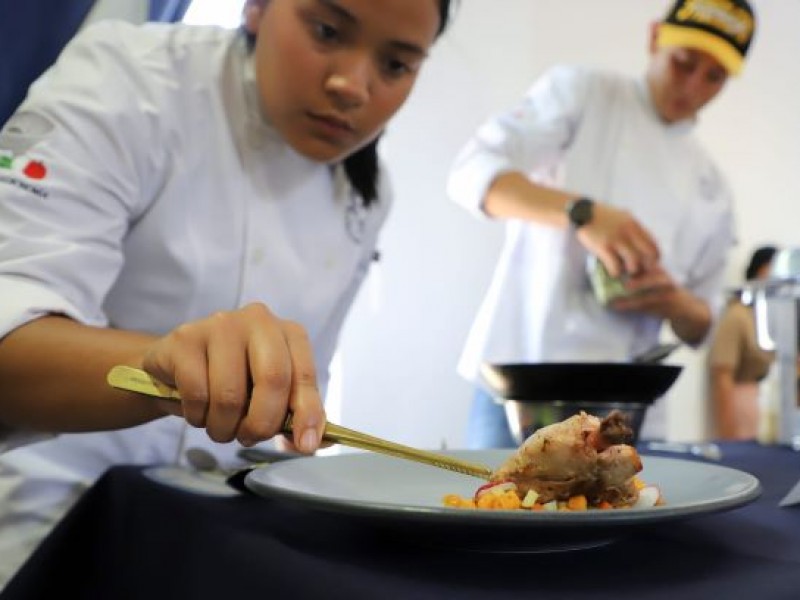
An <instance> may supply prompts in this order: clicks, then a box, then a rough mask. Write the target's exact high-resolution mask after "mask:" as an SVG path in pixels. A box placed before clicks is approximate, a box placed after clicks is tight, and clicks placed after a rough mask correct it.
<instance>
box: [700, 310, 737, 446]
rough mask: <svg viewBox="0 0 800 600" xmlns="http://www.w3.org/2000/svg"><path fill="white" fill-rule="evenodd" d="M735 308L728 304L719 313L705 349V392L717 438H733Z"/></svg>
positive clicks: (735, 345) (734, 433)
mask: <svg viewBox="0 0 800 600" xmlns="http://www.w3.org/2000/svg"><path fill="white" fill-rule="evenodd" d="M737 307H738V305H737V304H730V305H728V306H727V308H726V310H725V311H724V312H723V314H722V316H721V317H720V320H719V323H718V325H717V327H716V330H715V331H714V337H713V341H712V343H711V346H710V348H709V351H708V381H709V395H710V401H711V406H712V410H713V414H714V416H715V420H716V429H717V435H718V436H719V437H720V438H721V439H733V438H734V437H735V436H736V435H737V424H736V423H737V415H736V408H735V406H734V389H735V386H736V382H735V378H734V372H735V369H736V365H738V364H739V362H740V361H741V343H742V336H741V330H740V325H741V323H740V321H739V320H738V319H737Z"/></svg>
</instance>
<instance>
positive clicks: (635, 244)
mask: <svg viewBox="0 0 800 600" xmlns="http://www.w3.org/2000/svg"><path fill="white" fill-rule="evenodd" d="M578 240H579V241H580V242H581V244H583V246H584V247H585V248H586V249H587V250H588V251H589V252H590V253H591V254H594V255H595V256H597V258H598V259H600V261H601V262H602V263H603V265H605V267H606V270H607V271H608V273H609V275H611V276H612V277H619V276H620V275H622V274H629V275H637V274H639V273H642V272H644V271H647V270H649V269H651V268H652V267H653V266H654V265H655V264H656V263H657V262H658V259H659V255H660V254H659V249H658V244H657V243H656V241H655V238H654V237H653V236H652V234H651V233H650V232H649V231H648V230H647V229H645V228H644V226H643V225H641V224H640V223H639V222H638V221H637V220H636V219H634V217H633V215H631V213H629V212H628V211H626V210H621V209H618V208H615V207H613V206H610V205H608V204H602V203H600V202H598V203H595V205H594V214H593V216H592V220H591V221H590V222H589V223H587V224H586V225H584V226H583V227H581V228H580V229H579V230H578Z"/></svg>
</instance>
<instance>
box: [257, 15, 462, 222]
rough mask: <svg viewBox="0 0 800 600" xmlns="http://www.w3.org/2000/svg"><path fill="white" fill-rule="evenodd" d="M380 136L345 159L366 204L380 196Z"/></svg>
mask: <svg viewBox="0 0 800 600" xmlns="http://www.w3.org/2000/svg"><path fill="white" fill-rule="evenodd" d="M450 12H451V0H439V17H440V20H439V29H438V30H437V31H436V35H437V36H439V35H441V34H442V33H443V32H444V30H445V29H447V25H448V23H449V22H450ZM245 35H246V36H247V42H248V46H249V47H250V48H251V49H252V47H253V46H254V45H255V36H254V35H252V34H251V33H248V32H247V31H245ZM379 139H380V136H378V137H377V138H375V139H374V140H372V141H371V142H370V143H369V144H367V145H366V146H364V147H363V148H361V149H360V150H358V151H357V152H354V153H353V154H351V155H350V156H348V157H347V158H345V159H344V172H345V174H346V175H347V180H348V181H349V182H350V185H352V186H353V188H354V189H355V190H356V192H358V195H359V196H361V199H362V200H363V202H364V206H366V207H369V205H370V204H372V202H373V201H374V200H375V199H376V198H377V197H378V177H379V176H380V172H379V169H378V140H379Z"/></svg>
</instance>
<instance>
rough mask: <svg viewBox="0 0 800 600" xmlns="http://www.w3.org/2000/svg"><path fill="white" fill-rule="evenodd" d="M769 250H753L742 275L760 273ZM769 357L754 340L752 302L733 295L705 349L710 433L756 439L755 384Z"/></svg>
mask: <svg viewBox="0 0 800 600" xmlns="http://www.w3.org/2000/svg"><path fill="white" fill-rule="evenodd" d="M775 252H776V248H775V247H773V246H762V247H760V248H758V249H756V250H755V251H754V252H753V254H752V256H751V258H750V263H749V265H748V266H747V269H746V271H745V280H746V281H750V280H754V279H764V278H766V277H767V275H768V274H769V268H770V265H771V262H772V258H773V256H774V255H775ZM774 358H775V357H774V353H773V352H768V351H766V350H763V349H762V348H761V347H760V346H759V345H758V341H757V340H756V328H755V317H754V315H753V309H752V306H750V305H749V304H745V303H744V302H743V301H742V299H741V297H739V296H738V295H737V296H736V297H735V298H733V299H732V300H731V301H730V302H729V304H728V306H727V307H726V309H725V311H724V313H723V314H722V316H721V317H720V321H719V324H718V326H717V328H716V331H715V333H714V338H713V341H712V344H711V348H710V351H709V379H710V386H711V390H710V391H711V400H712V404H713V409H714V415H715V421H716V437H718V438H719V439H727V440H747V439H755V438H756V435H757V433H758V398H759V391H760V385H759V384H760V382H761V380H762V379H764V377H766V375H767V373H768V372H769V369H770V366H771V364H772V362H773V360H774Z"/></svg>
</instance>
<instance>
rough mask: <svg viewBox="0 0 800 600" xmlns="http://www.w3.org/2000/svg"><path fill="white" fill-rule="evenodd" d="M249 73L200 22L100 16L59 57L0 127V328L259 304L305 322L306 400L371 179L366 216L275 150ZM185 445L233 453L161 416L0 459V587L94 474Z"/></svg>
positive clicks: (118, 321)
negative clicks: (310, 370)
mask: <svg viewBox="0 0 800 600" xmlns="http://www.w3.org/2000/svg"><path fill="white" fill-rule="evenodd" d="M252 63H253V61H252V58H251V56H250V54H249V52H248V51H247V48H246V44H245V41H244V39H243V36H242V35H241V34H238V33H237V32H234V31H229V30H223V29H217V28H199V27H187V26H182V25H178V26H174V25H148V26H145V27H135V26H132V25H128V24H124V23H112V22H109V23H106V22H103V23H99V24H97V25H94V26H91V27H89V28H87V29H85V30H84V31H83V32H82V33H81V34H79V35H78V36H77V37H76V38H75V39H74V40H73V41H72V42H71V43H70V44H69V45H68V46H67V48H66V49H65V50H64V52H63V54H62V56H61V58H60V59H59V60H58V62H57V64H56V65H55V66H54V67H53V68H52V69H51V70H50V71H48V72H47V73H45V75H44V76H43V77H42V78H41V80H40V81H38V82H37V83H36V84H34V85H33V86H32V88H31V90H30V93H29V96H28V98H27V99H26V101H25V103H24V104H23V106H22V107H21V108H20V109H19V111H18V113H17V114H16V116H14V117H13V118H12V119H11V120H10V121H9V122H8V123H7V125H6V127H5V128H4V130H3V132H2V133H1V134H0V298H2V301H0V335H5V334H6V333H7V332H9V331H10V330H12V329H14V328H15V327H18V326H19V325H21V324H23V323H25V322H27V321H29V320H31V319H33V318H36V317H38V316H41V315H44V314H48V313H62V314H65V315H68V316H70V317H71V318H73V319H75V320H77V321H79V322H81V323H85V324H88V325H93V326H111V327H115V328H123V329H133V330H141V331H147V332H153V333H166V332H167V331H169V330H170V329H172V328H174V327H175V326H177V325H178V324H180V323H183V322H186V321H190V320H193V319H197V318H201V317H205V316H207V315H209V314H210V313H212V312H214V311H217V310H231V309H235V308H237V307H240V306H242V305H244V304H246V303H248V302H251V301H262V302H264V303H265V304H266V305H267V306H269V307H270V309H271V310H273V311H274V312H275V313H276V314H277V315H279V316H280V317H282V318H287V319H292V320H295V321H297V322H299V323H301V324H302V325H303V326H304V327H305V328H306V330H307V331H308V334H309V336H310V340H311V343H312V346H313V348H314V353H315V354H314V357H315V361H316V365H317V368H318V371H319V373H318V374H319V380H320V384H321V386H322V389H323V390H324V388H325V384H326V382H327V368H328V365H329V363H330V360H331V357H332V354H333V352H334V347H335V344H336V340H337V336H338V334H339V330H340V328H341V326H342V323H343V320H344V318H345V315H346V313H347V310H348V308H349V306H350V304H351V302H352V300H353V297H354V295H355V293H356V291H357V289H358V287H359V285H360V283H361V281H362V279H363V277H364V275H365V273H366V271H367V269H368V266H369V264H370V261H371V260H372V257H373V256H374V254H375V246H376V238H377V235H378V232H379V229H380V227H381V225H382V224H383V222H384V219H385V217H386V214H387V211H388V209H389V206H390V202H391V198H390V195H389V188H388V182H386V181H385V179H384V178H383V177H382V178H381V182H380V190H379V194H378V199H377V201H376V202H375V203H374V204H373V205H372V206H371V207H370V208H369V209H365V208H363V207H362V205H361V202H360V199H359V198H358V197H357V195H356V194H355V192H354V190H353V189H352V188H351V187H350V185H349V183H348V182H347V180H346V178H345V177H344V174H343V169H342V168H341V167H331V166H328V165H324V164H320V163H317V162H314V161H311V160H308V159H306V158H304V157H302V156H300V155H298V154H297V153H296V152H294V150H293V149H292V148H291V147H289V146H287V145H286V144H285V143H284V142H283V140H282V139H281V138H280V137H279V135H278V134H277V132H276V131H275V130H274V129H273V128H272V127H271V125H270V124H269V123H268V122H267V121H265V118H264V116H263V114H262V112H261V110H260V108H259V107H260V104H259V95H258V92H257V89H256V85H255V75H254V68H253V64H252ZM385 173H386V170H385V169H382V170H381V174H382V175H385ZM5 433H6V434H7V435H6V443H7V444H9V443H10V442H9V440H10V439H11V438H12V437H13V435H16V436H17V437H19V436H21V435H23V433H24V432H5ZM195 446H203V447H205V448H206V449H207V450H209V451H210V452H212V453H213V454H215V455H216V456H217V458H218V459H219V460H220V463H221V464H223V465H226V464H227V465H230V464H235V461H233V462H232V457H233V456H234V455H235V450H236V449H237V448H238V445H237V444H235V443H231V444H216V443H214V442H212V441H211V440H209V439H208V438H207V436H206V435H205V432H204V431H203V430H199V429H193V428H187V427H186V425H185V422H184V421H183V420H182V419H179V418H176V417H167V418H164V419H161V420H158V421H155V422H152V423H148V424H145V425H141V426H138V427H133V428H131V429H126V430H123V431H115V432H102V433H89V434H70V435H61V436H58V437H57V438H54V439H52V440H47V441H44V442H39V443H35V444H31V445H27V446H24V447H21V448H17V449H15V450H12V451H10V452H7V453H6V454H4V455H2V456H0V564H2V565H5V569H6V570H7V572H6V576H8V573H9V572H10V571H9V569H13V565H14V564H15V563H18V562H19V560H16V559H15V558H14V556H13V554H14V552H17V556H19V546H18V545H16V546H15V544H18V543H22V544H24V545H27V546H28V547H32V545H33V544H35V543H36V541H38V539H39V537H41V535H42V534H43V533H44V531H45V530H46V529H47V528H49V526H50V524H51V523H52V522H53V521H54V520H55V519H57V518H58V516H60V514H61V513H62V512H63V511H64V510H65V508H66V507H67V506H68V504H69V503H70V502H71V501H72V500H73V499H74V498H75V497H76V495H77V493H79V492H80V491H81V490H82V489H84V488H85V487H86V486H88V485H89V484H90V483H91V482H92V481H93V480H94V479H95V478H96V477H97V476H98V475H100V474H101V473H102V472H103V471H104V470H105V469H106V468H107V467H108V466H110V465H112V464H115V463H123V462H124V463H171V462H174V461H176V460H180V459H181V456H182V453H183V450H184V449H185V448H188V447H195ZM12 526H13V527H14V530H15V531H17V532H18V533H19V536H17V537H18V538H19V539H18V540H15V536H14V535H12ZM2 570H3V568H2V567H0V571H2ZM2 579H3V573H2V572H0V581H2Z"/></svg>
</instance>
